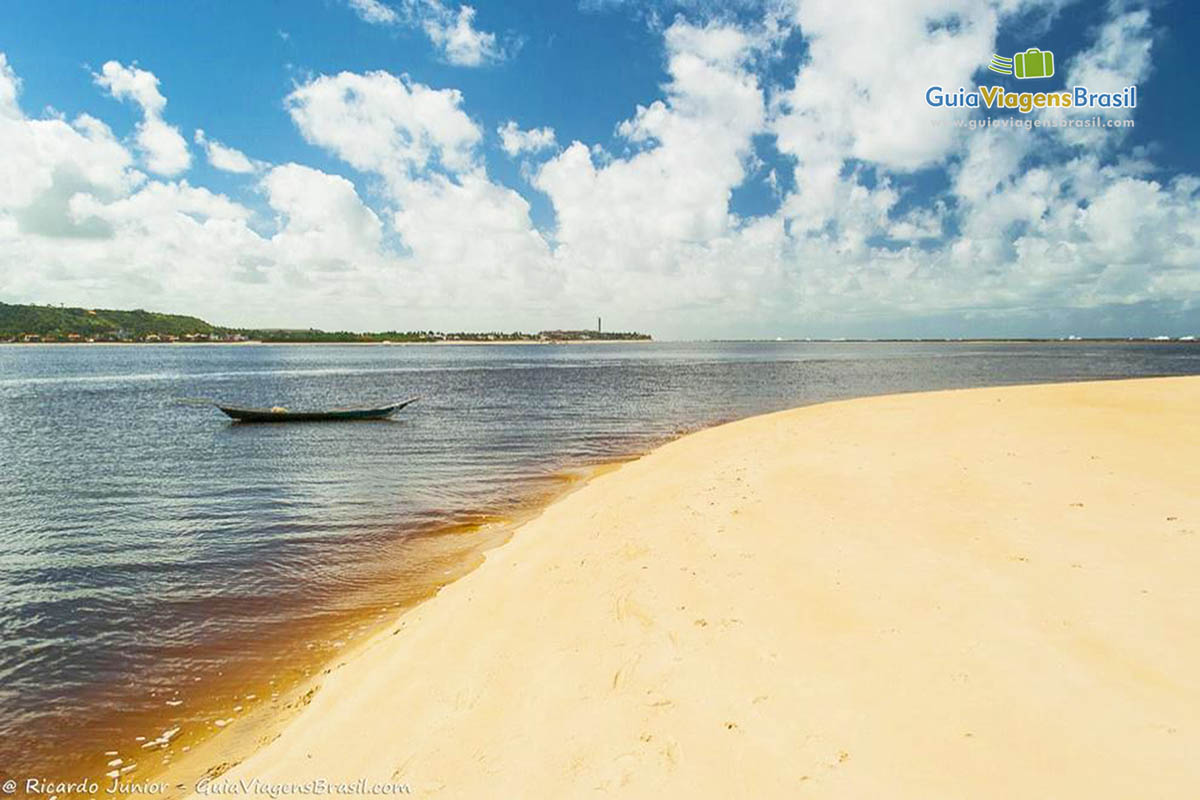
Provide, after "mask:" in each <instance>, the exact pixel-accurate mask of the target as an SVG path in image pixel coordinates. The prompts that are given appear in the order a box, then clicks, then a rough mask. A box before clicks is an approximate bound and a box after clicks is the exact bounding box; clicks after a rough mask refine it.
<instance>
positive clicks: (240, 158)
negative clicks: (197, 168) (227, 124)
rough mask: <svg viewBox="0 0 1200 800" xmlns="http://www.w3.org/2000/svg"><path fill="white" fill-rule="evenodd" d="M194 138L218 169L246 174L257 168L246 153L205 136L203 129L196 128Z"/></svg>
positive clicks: (210, 162) (209, 160)
mask: <svg viewBox="0 0 1200 800" xmlns="http://www.w3.org/2000/svg"><path fill="white" fill-rule="evenodd" d="M193 140H194V141H195V142H196V144H198V145H200V146H201V147H203V148H204V152H205V155H207V156H208V163H209V164H211V165H212V166H213V167H215V168H216V169H219V170H221V171H223V172H234V173H239V174H246V173H250V172H255V171H256V170H257V167H255V165H254V162H252V161H251V160H250V159H249V158H247V157H246V154H245V153H243V152H242V151H241V150H237V149H235V148H233V147H229V146H228V145H224V144H221V143H220V142H218V141H216V140H215V139H209V138H208V137H207V136H205V134H204V131H203V129H200V128H197V129H196V134H195V136H194V137H193Z"/></svg>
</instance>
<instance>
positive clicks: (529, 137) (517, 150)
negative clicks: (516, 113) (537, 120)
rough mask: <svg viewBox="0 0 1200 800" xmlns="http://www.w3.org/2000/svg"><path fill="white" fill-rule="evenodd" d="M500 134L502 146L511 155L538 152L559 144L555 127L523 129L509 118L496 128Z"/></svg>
mask: <svg viewBox="0 0 1200 800" xmlns="http://www.w3.org/2000/svg"><path fill="white" fill-rule="evenodd" d="M496 133H497V134H499V136H500V147H501V148H503V150H504V152H506V153H508V154H509V155H510V156H518V155H520V154H521V153H537V152H540V151H542V150H550V149H553V148H554V147H557V146H558V141H557V140H556V139H555V137H554V128H549V127H544V128H531V129H530V130H527V131H523V130H521V128H520V126H518V125H517V123H516V122H513V121H512V120H509V121H508V122H506V123H504V124H503V125H501V126H500V127H499V128H497V129H496Z"/></svg>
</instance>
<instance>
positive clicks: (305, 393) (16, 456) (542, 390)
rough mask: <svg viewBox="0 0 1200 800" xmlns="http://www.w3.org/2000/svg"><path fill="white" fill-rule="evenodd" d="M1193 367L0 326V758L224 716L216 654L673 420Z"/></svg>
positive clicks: (989, 347)
mask: <svg viewBox="0 0 1200 800" xmlns="http://www.w3.org/2000/svg"><path fill="white" fill-rule="evenodd" d="M1197 373H1200V346H1195V345H1186V344H1155V345H1135V344H1112V345H1107V344H1106V345H1097V344H1090V343H1075V344H1029V345H1027V344H1021V345H996V344H986V345H972V344H928V345H918V344H792V343H780V344H651V345H646V344H633V345H606V346H592V347H582V346H574V347H536V346H494V347H493V346H486V347H481V346H461V347H453V346H446V347H338V346H313V347H304V346H289V347H282V346H280V347H275V346H242V347H170V346H161V347H160V346H143V347H86V346H84V347H68V346H63V347H20V346H16V347H11V346H10V347H0V456H2V458H0V471H2V472H0V477H2V478H3V480H2V481H0V775H3V774H4V773H6V772H9V771H15V770H16V769H18V767H15V766H13V765H19V766H20V767H22V768H23V767H27V766H28V765H30V764H34V765H39V766H41V767H43V768H44V767H46V765H49V764H58V763H59V762H58V761H56V756H55V755H54V754H55V753H56V752H57V753H59V754H61V753H62V751H64V750H69V751H71V752H73V753H78V751H80V750H81V749H86V750H88V751H89V752H92V751H94V752H96V753H100V752H102V751H104V750H108V749H119V750H120V751H121V752H125V750H126V748H128V747H131V746H133V744H132V742H130V741H129V739H131V738H132V734H133V733H134V732H136V730H137V728H136V724H139V723H138V722H137V721H138V720H144V719H153V720H173V719H179V720H182V724H185V725H186V724H189V723H191V724H195V725H200V724H205V725H208V724H209V722H210V721H211V720H210V721H209V722H205V719H206V718H205V714H207V713H208V710H207V709H206V708H204V707H203V703H201V702H200V699H199V698H200V696H201V695H203V694H204V692H205V691H209V692H210V694H211V693H213V692H219V691H226V690H227V689H228V687H227V686H223V685H222V684H221V679H222V676H234V675H242V674H245V675H256V676H257V677H262V676H263V675H267V674H273V673H271V672H270V671H271V670H272V669H274V668H275V667H277V666H278V664H279V663H280V659H281V658H283V656H282V655H281V654H285V653H286V652H288V648H289V647H292V648H295V647H301V646H303V647H305V648H307V649H309V650H311V649H312V647H313V643H314V641H316V642H319V643H320V645H321V646H323V647H335V646H339V643H338V642H331V641H329V636H328V635H326V636H325V638H323V639H322V638H321V632H322V631H324V632H325V633H326V634H328V631H329V630H333V629H334V628H333V627H331V626H334V625H335V623H336V622H337V621H338V620H344V619H349V618H351V617H353V615H354V614H355V613H357V612H359V611H362V610H364V609H378V608H380V607H383V606H387V605H389V604H391V603H392V602H393V601H397V600H398V599H402V598H403V597H404V585H405V582H406V581H415V580H417V579H418V573H419V572H421V571H422V570H424V571H429V570H430V569H432V568H434V567H435V566H436V567H439V568H440V567H444V564H443V565H439V564H438V563H437V561H436V559H432V560H431V557H430V556H429V553H428V550H427V549H426V550H422V549H421V548H420V547H418V546H417V544H416V543H418V542H421V541H426V542H429V541H434V540H436V539H437V537H438V536H443V537H452V538H454V540H455V541H456V542H459V544H457V545H455V547H461V546H462V543H463V542H468V543H469V541H470V540H471V538H472V537H474V536H477V535H482V533H480V532H478V531H477V530H476V529H475V528H473V527H470V525H471V524H472V523H478V522H484V521H487V520H489V519H494V518H503V517H504V516H506V515H511V514H513V513H514V512H515V511H516V510H518V509H520V508H522V507H525V506H527V505H528V504H529V503H531V502H537V501H538V500H539V499H541V498H544V497H546V496H549V495H550V494H552V493H553V492H554V491H555V490H556V487H558V486H560V485H561V483H562V477H561V476H562V475H563V473H564V472H565V471H568V470H571V469H573V468H579V467H582V466H585V465H588V464H593V463H597V462H601V461H606V460H612V459H614V458H619V457H622V456H627V455H630V454H634V453H638V452H641V451H644V450H646V449H648V448H649V447H651V446H653V445H655V444H656V443H659V442H662V441H664V440H667V439H669V438H671V437H673V436H675V435H677V434H678V433H680V432H683V431H687V430H691V429H695V428H698V427H702V426H706V425H711V424H714V423H717V422H721V421H725V420H730V419H734V418H738V417H743V416H747V415H750V414H756V413H760V412H765V411H772V410H777V409H782V408H786V407H791V406H796V405H801V404H806V403H813V402H819V401H822V400H829V399H834V398H845V397H852V396H860V395H868V394H878V393H888V392H898V391H913V390H922V389H937V388H952V387H967V386H984V385H996V384H1008V383H1028V382H1039V381H1055V380H1072V379H1087V378H1110V377H1126V376H1144V375H1171V374H1197ZM410 395H422V396H423V398H424V399H423V400H422V401H421V402H420V403H418V404H417V405H415V406H412V407H410V408H409V409H406V410H405V411H403V412H401V414H400V416H399V417H398V418H397V419H396V420H395V421H393V422H374V423H354V424H341V425H336V424H335V425H330V424H308V425H303V424H298V425H284V426H239V425H234V424H231V423H230V422H229V421H227V420H226V419H225V418H224V417H223V416H220V415H219V414H218V412H216V411H215V410H213V409H201V408H193V407H187V406H181V405H179V404H178V403H176V402H175V399H176V398H179V397H185V396H206V397H214V398H221V399H224V400H228V401H232V402H236V403H240V404H245V405H273V404H284V405H288V406H291V407H301V406H306V405H311V406H323V405H338V404H368V403H372V404H373V403H375V402H382V401H386V400H393V399H400V398H403V397H407V396H410ZM455 526H457V527H455ZM446 531H449V532H446ZM444 552H450V553H453V552H457V551H456V550H455V549H454V547H450V548H449V549H447V550H445V551H444ZM443 571H444V570H443ZM272 665H274V666H272ZM255 669H257V670H258V672H255ZM205 687H211V688H209V689H206V688H205ZM139 715H140V716H139ZM210 716H211V715H210ZM144 724H146V725H148V724H149V722H145V723H144ZM145 733H147V735H148V736H150V737H151V738H152V737H153V736H154V735H155V731H146V732H145Z"/></svg>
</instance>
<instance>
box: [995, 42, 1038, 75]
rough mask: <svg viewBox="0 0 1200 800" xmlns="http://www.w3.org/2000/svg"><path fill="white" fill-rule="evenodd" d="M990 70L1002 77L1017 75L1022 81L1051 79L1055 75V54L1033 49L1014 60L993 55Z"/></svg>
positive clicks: (1015, 56)
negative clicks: (1027, 79)
mask: <svg viewBox="0 0 1200 800" xmlns="http://www.w3.org/2000/svg"><path fill="white" fill-rule="evenodd" d="M988 69H990V70H991V71H992V72H999V73H1000V74H1001V75H1015V76H1016V77H1017V78H1021V79H1026V78H1049V77H1052V76H1053V75H1054V53H1052V52H1050V51H1049V50H1039V49H1037V48H1036V47H1031V48H1029V49H1028V50H1026V51H1025V52H1024V53H1016V54H1015V55H1014V56H1013V57H1012V58H1005V57H1004V56H998V55H993V56H992V60H991V61H990V62H989V63H988Z"/></svg>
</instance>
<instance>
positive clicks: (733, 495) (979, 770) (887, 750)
mask: <svg viewBox="0 0 1200 800" xmlns="http://www.w3.org/2000/svg"><path fill="white" fill-rule="evenodd" d="M224 778H225V779H226V780H238V779H247V780H250V779H256V778H257V779H261V780H264V781H268V782H272V783H299V782H304V781H306V780H311V779H326V780H346V781H354V780H358V779H360V778H363V779H366V780H367V781H368V782H377V781H378V782H387V781H401V782H405V783H407V784H409V785H410V787H411V789H412V793H413V796H418V797H464V798H499V797H514V798H567V797H598V796H605V795H613V796H620V797H623V798H629V797H646V798H684V797H688V798H707V797H713V798H716V797H721V798H729V797H747V798H758V797H772V798H775V797H779V798H791V797H808V796H811V797H819V798H860V799H863V798H907V797H911V798H921V799H922V800H927V799H928V798H972V799H977V798H1004V800H1011V799H1012V798H1089V799H1092V798H1183V797H1194V796H1196V793H1197V792H1200V379H1198V378H1182V379H1161V380H1141V381H1122V382H1110V383H1091V384H1073V385H1057V386H1043V387H1029V388H1026V387H1022V388H1008V389H986V390H974V391H965V392H949V393H935V394H920V395H905V396H892V397H881V398H872V399H865V400H855V401H851V402H844V403H834V404H828V405H822V406H815V407H810V408H803V409H798V410H795V411H789V412H784V413H781V414H775V415H770V416H764V417H758V418H755V419H750V420H746V421H743V422H738V423H734V424H731V425H725V426H722V427H719V428H714V429H711V430H707V431H703V432H701V433H697V434H694V435H691V436H687V437H685V438H683V439H681V440H679V441H676V442H674V443H672V444H670V445H667V446H665V447H663V448H661V449H659V450H657V451H655V452H654V453H652V454H650V455H649V456H647V457H645V458H642V459H640V460H638V461H635V462H632V463H629V464H626V465H624V466H623V467H621V468H620V469H618V470H616V471H614V472H611V473H609V474H606V475H604V476H602V477H599V478H597V479H596V480H594V481H593V482H592V483H590V484H589V485H587V486H586V487H584V488H583V489H581V490H580V491H578V492H576V493H574V494H572V495H570V496H568V497H566V498H565V499H563V500H561V501H560V502H558V503H556V504H555V505H553V506H551V507H550V508H549V509H548V510H547V511H546V512H545V513H544V514H543V515H542V516H541V517H540V518H538V519H536V520H535V521H533V522H531V523H529V524H527V525H525V526H524V527H523V528H521V529H520V530H519V531H518V532H517V534H516V535H515V537H514V538H513V540H512V541H510V542H509V543H508V544H506V545H504V546H502V547H500V548H498V549H496V550H494V551H492V552H491V553H490V554H489V557H488V559H487V562H486V563H485V564H484V565H483V566H481V567H480V568H479V569H478V570H476V571H475V572H473V573H471V574H470V575H468V576H467V577H465V578H463V579H462V580H460V581H458V582H457V583H455V584H453V585H451V586H449V587H448V588H446V589H444V590H443V591H442V592H441V593H440V594H439V595H438V596H437V597H436V598H434V599H432V600H430V601H429V602H427V603H425V604H424V605H422V606H420V607H419V608H417V609H415V610H414V611H412V612H409V613H408V614H406V615H405V616H404V617H403V618H402V619H401V621H400V622H399V623H398V624H397V626H396V628H395V633H394V634H393V633H392V631H390V630H389V631H387V632H385V633H384V634H382V635H380V636H379V637H378V638H376V639H375V640H374V641H373V642H372V643H371V644H370V645H369V646H368V647H366V648H365V649H364V650H363V651H362V652H361V653H360V654H359V655H357V656H356V657H354V658H352V659H351V660H349V661H348V662H347V663H345V665H344V666H341V667H340V668H338V669H336V670H334V671H333V672H332V673H331V674H330V675H328V676H326V677H325V679H324V681H323V683H322V686H321V688H320V690H319V691H318V692H317V694H316V696H315V697H314V699H313V701H312V703H311V704H310V705H309V706H308V707H307V708H306V709H305V710H304V711H303V712H302V713H300V714H299V715H298V716H297V717H296V718H295V719H294V720H293V721H292V722H291V723H290V724H288V725H287V726H286V727H285V729H284V730H283V732H282V735H281V736H280V737H279V738H278V739H277V740H275V741H274V742H273V743H271V744H269V745H267V746H266V747H264V748H263V749H261V750H259V751H258V753H257V754H256V755H254V756H253V757H251V758H250V759H248V760H247V761H245V762H244V763H243V764H241V765H239V766H237V767H236V768H234V769H233V770H232V771H230V772H229V773H227V774H226V775H225V776H224Z"/></svg>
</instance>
